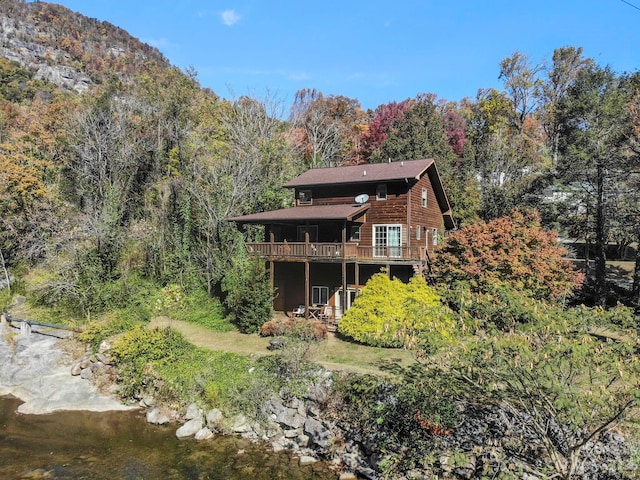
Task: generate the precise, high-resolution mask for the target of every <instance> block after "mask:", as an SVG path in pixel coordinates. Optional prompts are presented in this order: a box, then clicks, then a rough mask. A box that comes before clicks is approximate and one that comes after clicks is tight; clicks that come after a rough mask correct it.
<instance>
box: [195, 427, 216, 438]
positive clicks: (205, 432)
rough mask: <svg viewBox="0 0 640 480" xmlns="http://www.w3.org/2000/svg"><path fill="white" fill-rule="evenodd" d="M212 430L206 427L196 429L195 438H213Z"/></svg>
mask: <svg viewBox="0 0 640 480" xmlns="http://www.w3.org/2000/svg"><path fill="white" fill-rule="evenodd" d="M213 437H214V435H213V432H212V431H211V430H209V429H208V428H207V427H204V428H201V429H200V430H198V431H197V432H196V436H195V439H196V440H209V439H210V438H213Z"/></svg>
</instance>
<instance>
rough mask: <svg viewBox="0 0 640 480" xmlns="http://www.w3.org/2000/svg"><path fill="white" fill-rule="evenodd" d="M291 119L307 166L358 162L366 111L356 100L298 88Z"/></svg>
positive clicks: (298, 148)
mask: <svg viewBox="0 0 640 480" xmlns="http://www.w3.org/2000/svg"><path fill="white" fill-rule="evenodd" d="M289 122H290V123H291V125H292V126H293V128H294V130H293V132H292V137H291V138H292V140H293V144H294V146H295V148H296V149H297V150H298V152H299V153H300V155H301V157H302V159H303V161H304V164H305V166H306V167H308V168H316V167H332V166H340V165H344V164H347V163H357V152H358V141H359V138H360V135H361V134H362V131H363V129H364V124H365V123H366V121H365V114H364V112H363V111H362V109H361V108H360V104H359V102H358V101H357V100H354V99H350V98H348V97H344V96H333V95H329V96H324V95H323V94H322V92H318V91H317V90H315V89H304V90H300V91H298V92H296V97H295V100H294V102H293V105H292V107H291V113H290V118H289Z"/></svg>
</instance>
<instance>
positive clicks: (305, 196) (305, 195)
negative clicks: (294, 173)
mask: <svg viewBox="0 0 640 480" xmlns="http://www.w3.org/2000/svg"><path fill="white" fill-rule="evenodd" d="M298 204H299V205H311V190H298Z"/></svg>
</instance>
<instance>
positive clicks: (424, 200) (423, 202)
mask: <svg viewBox="0 0 640 480" xmlns="http://www.w3.org/2000/svg"><path fill="white" fill-rule="evenodd" d="M422 206H423V207H426V206H427V189H426V188H423V189H422Z"/></svg>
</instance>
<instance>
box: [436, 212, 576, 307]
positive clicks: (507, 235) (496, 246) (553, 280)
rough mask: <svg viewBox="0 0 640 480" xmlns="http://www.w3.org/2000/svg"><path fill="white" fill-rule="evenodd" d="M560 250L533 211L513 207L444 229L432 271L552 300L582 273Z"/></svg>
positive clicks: (482, 287)
mask: <svg viewBox="0 0 640 480" xmlns="http://www.w3.org/2000/svg"><path fill="white" fill-rule="evenodd" d="M566 253H567V252H566V249H565V248H564V247H562V246H560V245H559V244H558V243H557V235H556V234H555V233H554V232H548V231H545V230H543V229H542V228H541V226H540V217H539V215H538V213H537V212H536V211H531V212H522V211H520V210H517V209H516V210H514V211H513V212H512V214H511V215H510V216H506V217H501V218H498V219H495V220H493V221H491V222H489V223H479V224H476V225H470V226H468V227H465V228H462V229H460V230H458V231H456V232H454V233H452V234H450V235H449V236H448V237H447V239H446V242H445V243H444V244H442V245H441V246H440V248H439V250H438V251H437V253H436V255H435V260H434V265H433V271H434V275H435V277H436V279H437V281H438V282H439V283H444V284H453V283H455V282H465V283H467V284H468V285H469V286H470V287H471V289H472V290H473V291H475V292H488V291H490V290H492V289H493V288H495V287H497V286H500V285H504V284H507V285H508V286H510V287H511V288H513V289H514V290H516V291H520V292H521V293H523V294H525V295H528V296H531V297H533V298H537V299H550V300H558V299H562V298H565V297H566V296H569V295H571V294H572V293H573V290H574V289H575V288H576V287H577V286H579V285H580V284H581V283H582V281H583V279H584V276H583V274H582V273H580V272H578V271H576V269H575V268H574V267H573V264H572V263H571V262H570V261H569V260H567V259H566V258H565V255H566Z"/></svg>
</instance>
